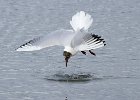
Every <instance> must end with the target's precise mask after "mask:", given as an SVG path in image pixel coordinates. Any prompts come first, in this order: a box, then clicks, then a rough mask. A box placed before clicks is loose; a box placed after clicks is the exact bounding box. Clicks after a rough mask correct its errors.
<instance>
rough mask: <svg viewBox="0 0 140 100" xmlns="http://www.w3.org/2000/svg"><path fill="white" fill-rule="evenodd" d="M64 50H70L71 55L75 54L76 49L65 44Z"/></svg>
mask: <svg viewBox="0 0 140 100" xmlns="http://www.w3.org/2000/svg"><path fill="white" fill-rule="evenodd" d="M64 51H67V52H70V53H71V54H72V55H75V54H76V53H77V51H75V50H74V49H73V48H71V47H70V46H65V48H64Z"/></svg>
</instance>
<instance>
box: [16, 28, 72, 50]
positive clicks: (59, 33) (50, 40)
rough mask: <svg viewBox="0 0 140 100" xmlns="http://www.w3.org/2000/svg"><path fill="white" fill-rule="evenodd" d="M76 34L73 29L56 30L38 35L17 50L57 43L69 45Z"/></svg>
mask: <svg viewBox="0 0 140 100" xmlns="http://www.w3.org/2000/svg"><path fill="white" fill-rule="evenodd" d="M74 35H75V33H74V32H73V30H64V29H61V30H56V31H54V32H52V33H50V34H47V35H46V36H44V37H38V38H35V39H33V40H30V41H29V42H27V43H25V44H23V45H21V46H20V47H19V48H17V51H34V50H40V49H43V48H46V47H50V46H55V45H60V46H67V45H69V44H70V42H71V39H72V38H73V36H74Z"/></svg>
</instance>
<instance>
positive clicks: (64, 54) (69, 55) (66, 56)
mask: <svg viewBox="0 0 140 100" xmlns="http://www.w3.org/2000/svg"><path fill="white" fill-rule="evenodd" d="M63 56H64V58H65V61H66V67H67V63H68V60H69V58H70V57H71V56H72V54H71V53H70V52H67V51H64V52H63Z"/></svg>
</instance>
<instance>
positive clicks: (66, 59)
mask: <svg viewBox="0 0 140 100" xmlns="http://www.w3.org/2000/svg"><path fill="white" fill-rule="evenodd" d="M68 60H69V58H68V57H65V61H66V67H67V64H68Z"/></svg>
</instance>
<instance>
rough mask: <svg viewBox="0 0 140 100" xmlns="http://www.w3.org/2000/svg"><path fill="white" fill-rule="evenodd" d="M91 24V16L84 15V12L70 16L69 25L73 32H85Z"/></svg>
mask: <svg viewBox="0 0 140 100" xmlns="http://www.w3.org/2000/svg"><path fill="white" fill-rule="evenodd" d="M92 22H93V19H92V17H91V15H89V14H87V13H85V12H84V11H80V12H78V13H76V14H75V15H73V16H72V20H71V21H70V24H71V26H72V28H73V29H74V30H75V31H79V30H81V29H83V30H85V31H87V30H88V28H89V27H90V26H91V24H92Z"/></svg>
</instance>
